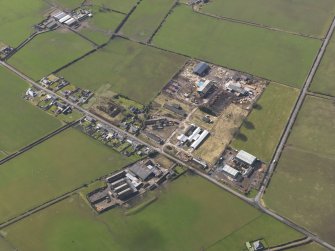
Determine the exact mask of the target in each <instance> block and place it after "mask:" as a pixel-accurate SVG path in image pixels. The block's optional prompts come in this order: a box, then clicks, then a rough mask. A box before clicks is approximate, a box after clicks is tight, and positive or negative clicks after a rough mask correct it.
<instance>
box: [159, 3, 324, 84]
mask: <svg viewBox="0 0 335 251" xmlns="http://www.w3.org/2000/svg"><path fill="white" fill-rule="evenodd" d="M176 27H178V28H176ZM153 43H154V44H155V45H157V46H160V47H163V48H166V49H169V50H172V51H176V52H181V53H183V54H186V55H189V56H192V57H196V58H200V59H203V60H208V61H210V62H213V63H216V64H219V65H223V66H226V67H229V68H233V69H237V70H241V71H245V72H248V73H251V74H254V75H257V76H261V77H264V78H267V79H270V80H273V81H276V82H280V83H284V84H289V85H292V86H294V87H301V85H302V83H303V82H304V80H305V78H306V76H307V74H308V71H309V69H310V67H311V65H312V63H313V61H314V58H315V56H316V53H317V51H318V49H319V47H320V45H321V41H319V40H316V39H307V38H303V37H299V36H294V35H290V34H287V33H283V32H277V31H269V30H266V29H261V28H257V27H252V26H249V25H243V24H237V23H233V22H228V21H223V20H218V19H215V18H211V17H208V16H204V15H201V14H197V13H195V12H193V11H192V10H191V9H190V8H188V7H184V6H180V7H177V8H175V9H174V11H173V14H171V15H170V16H169V18H168V19H167V21H166V22H165V23H164V25H163V27H162V28H161V30H160V31H159V32H158V33H157V35H156V36H155V38H154V40H153Z"/></svg>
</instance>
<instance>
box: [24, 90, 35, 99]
mask: <svg viewBox="0 0 335 251" xmlns="http://www.w3.org/2000/svg"><path fill="white" fill-rule="evenodd" d="M26 96H28V97H31V98H34V97H36V96H37V93H36V92H35V91H34V90H33V89H31V88H29V89H28V90H27V91H26Z"/></svg>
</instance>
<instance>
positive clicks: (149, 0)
mask: <svg viewBox="0 0 335 251" xmlns="http://www.w3.org/2000/svg"><path fill="white" fill-rule="evenodd" d="M174 2H175V0H143V1H141V3H140V4H139V6H138V7H137V8H136V10H135V12H134V13H133V14H132V15H131V16H130V18H129V19H128V20H127V22H126V24H125V25H124V26H123V27H122V30H121V32H122V33H123V34H124V35H126V36H128V37H131V38H133V39H135V40H138V41H141V42H146V41H147V40H148V39H149V38H150V37H151V35H152V34H153V33H154V31H155V30H156V29H157V28H158V25H159V24H160V23H161V22H162V21H163V18H164V17H165V15H166V14H167V13H168V11H169V10H170V8H171V7H172V6H173V4H174Z"/></svg>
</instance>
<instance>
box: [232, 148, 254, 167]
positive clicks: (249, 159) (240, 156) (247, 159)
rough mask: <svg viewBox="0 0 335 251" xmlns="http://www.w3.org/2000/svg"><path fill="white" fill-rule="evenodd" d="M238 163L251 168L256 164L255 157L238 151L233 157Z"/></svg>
mask: <svg viewBox="0 0 335 251" xmlns="http://www.w3.org/2000/svg"><path fill="white" fill-rule="evenodd" d="M235 158H236V159H237V160H238V161H241V162H243V163H245V164H247V165H249V166H252V165H253V164H254V163H255V162H256V159H257V158H256V157H255V156H253V155H251V154H250V153H247V152H246V151H243V150H241V151H239V152H238V153H237V155H236V157H235Z"/></svg>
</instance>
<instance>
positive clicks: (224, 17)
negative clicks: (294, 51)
mask: <svg viewBox="0 0 335 251" xmlns="http://www.w3.org/2000/svg"><path fill="white" fill-rule="evenodd" d="M180 4H183V5H186V6H188V5H187V4H186V3H180ZM192 10H193V11H194V12H195V13H198V14H200V15H205V16H208V17H212V18H216V19H219V20H225V21H228V22H232V23H239V24H244V25H248V26H253V27H257V28H261V29H266V30H271V31H277V32H282V33H287V34H291V35H295V36H299V37H305V38H310V39H316V40H323V39H324V37H322V38H320V37H315V36H313V35H308V34H304V33H299V32H294V31H287V30H283V29H280V28H276V27H272V26H269V25H265V24H260V23H256V22H251V21H245V20H241V19H236V18H232V17H226V16H218V15H214V14H211V13H208V12H204V11H201V10H195V9H194V8H192Z"/></svg>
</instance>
